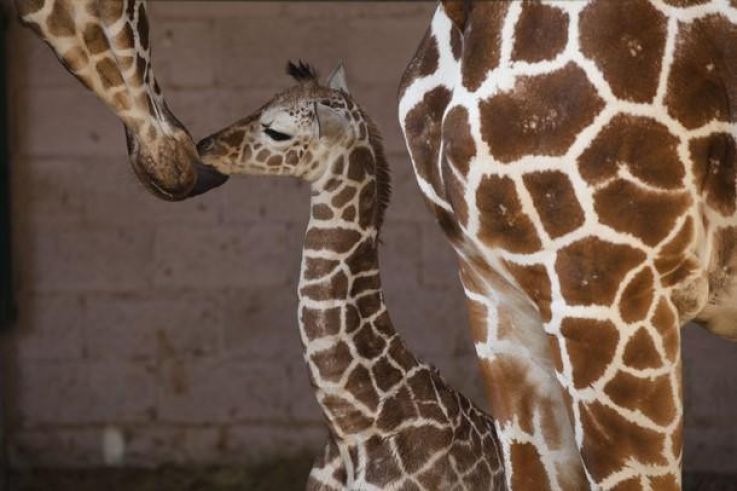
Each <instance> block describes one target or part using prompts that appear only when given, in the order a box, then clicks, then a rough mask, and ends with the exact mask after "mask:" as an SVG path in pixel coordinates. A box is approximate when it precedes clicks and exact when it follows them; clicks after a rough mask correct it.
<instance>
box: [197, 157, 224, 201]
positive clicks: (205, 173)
mask: <svg viewBox="0 0 737 491" xmlns="http://www.w3.org/2000/svg"><path fill="white" fill-rule="evenodd" d="M194 168H195V171H196V172H197V181H196V182H195V185H194V187H193V188H192V190H191V191H190V192H189V194H188V195H187V198H191V197H193V196H199V195H200V194H203V193H206V192H207V191H209V190H211V189H214V188H216V187H218V186H222V185H223V184H225V181H227V180H228V177H229V176H226V175H225V174H223V173H221V172H219V171H218V170H217V169H215V168H214V167H210V166H209V165H205V164H203V163H201V162H195V164H194Z"/></svg>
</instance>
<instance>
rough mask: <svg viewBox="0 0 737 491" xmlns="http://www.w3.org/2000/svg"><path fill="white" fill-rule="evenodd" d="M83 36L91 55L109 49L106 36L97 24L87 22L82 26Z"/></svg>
mask: <svg viewBox="0 0 737 491" xmlns="http://www.w3.org/2000/svg"><path fill="white" fill-rule="evenodd" d="M83 37H84V43H85V45H87V49H88V50H89V52H90V53H91V54H93V55H95V54H98V53H102V52H103V51H106V50H108V49H110V45H109V44H108V41H107V37H106V36H105V33H104V32H103V30H102V28H101V27H100V26H99V25H98V24H87V26H86V27H85V28H84V33H83Z"/></svg>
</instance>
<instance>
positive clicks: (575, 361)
mask: <svg viewBox="0 0 737 491" xmlns="http://www.w3.org/2000/svg"><path fill="white" fill-rule="evenodd" d="M560 331H561V334H562V335H563V339H565V344H566V348H567V350H568V356H569V358H570V360H571V365H572V367H573V384H574V386H575V387H576V388H577V389H580V388H582V387H587V386H589V385H591V384H592V383H594V382H596V381H597V380H598V379H599V377H601V376H602V375H603V374H604V370H606V368H607V366H609V364H610V363H611V361H612V359H613V358H614V351H615V350H616V349H617V342H618V341H619V333H618V331H617V328H616V327H615V326H614V324H612V323H611V322H609V321H597V320H593V319H578V318H573V317H567V318H565V319H563V322H562V323H561V327H560Z"/></svg>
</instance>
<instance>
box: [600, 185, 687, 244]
mask: <svg viewBox="0 0 737 491" xmlns="http://www.w3.org/2000/svg"><path fill="white" fill-rule="evenodd" d="M690 204H691V198H690V197H689V196H688V194H686V193H685V192H684V193H677V194H674V193H668V192H662V193H660V192H657V193H656V192H651V191H647V190H645V189H643V188H641V187H640V186H638V185H636V184H634V183H632V182H630V181H625V180H624V179H617V180H615V181H613V182H612V183H610V184H608V185H607V186H606V187H604V188H602V189H600V190H599V191H597V192H596V193H595V194H594V208H595V209H596V213H597V214H598V215H599V221H600V222H601V223H603V224H605V225H609V226H610V227H612V228H613V229H614V230H617V231H619V232H624V233H628V234H632V235H634V236H635V237H637V238H639V239H640V240H642V241H643V242H644V243H645V244H647V245H649V246H655V245H657V244H658V243H660V242H661V241H663V240H664V239H665V238H666V237H667V236H668V234H670V232H671V231H672V230H673V227H674V226H675V223H676V220H677V219H678V217H680V216H681V215H682V214H683V213H684V212H685V211H686V209H687V208H688V206H689V205H690Z"/></svg>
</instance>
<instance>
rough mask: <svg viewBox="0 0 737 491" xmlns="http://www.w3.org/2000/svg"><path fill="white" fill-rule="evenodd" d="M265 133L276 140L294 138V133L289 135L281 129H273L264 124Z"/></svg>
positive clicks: (281, 140)
mask: <svg viewBox="0 0 737 491" xmlns="http://www.w3.org/2000/svg"><path fill="white" fill-rule="evenodd" d="M264 133H266V135H267V136H268V137H269V138H271V139H272V140H274V141H278V142H283V141H286V140H289V139H290V138H292V135H287V134H286V133H282V132H281V131H276V130H272V129H271V128H269V127H267V126H264Z"/></svg>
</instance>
